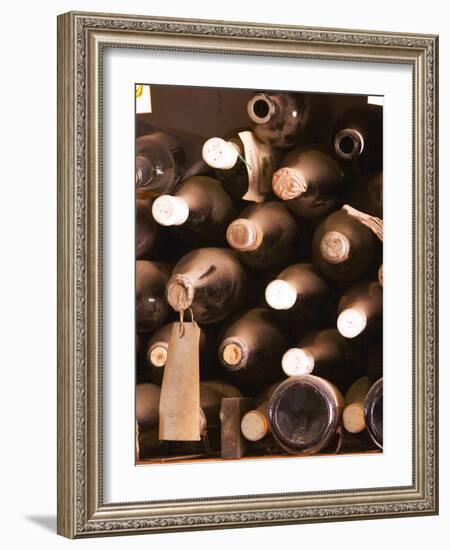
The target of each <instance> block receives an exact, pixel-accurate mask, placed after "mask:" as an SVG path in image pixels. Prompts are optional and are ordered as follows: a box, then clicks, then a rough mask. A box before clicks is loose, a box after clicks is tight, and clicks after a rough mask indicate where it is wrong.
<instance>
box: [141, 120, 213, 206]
mask: <svg viewBox="0 0 450 550" xmlns="http://www.w3.org/2000/svg"><path fill="white" fill-rule="evenodd" d="M203 142H204V139H203V138H201V137H199V136H192V135H188V134H184V133H182V132H178V131H174V130H168V129H167V130H166V129H162V128H157V127H153V131H152V133H149V134H147V135H144V136H141V137H139V138H138V139H137V140H136V190H137V191H138V192H139V194H140V196H157V195H161V194H162V193H170V192H171V191H172V190H173V189H174V188H175V187H176V185H177V184H178V183H179V182H180V181H182V180H183V179H185V178H188V177H189V176H193V175H196V174H200V173H203V172H205V170H206V166H205V163H204V162H203V159H202V156H201V149H202V144H203Z"/></svg>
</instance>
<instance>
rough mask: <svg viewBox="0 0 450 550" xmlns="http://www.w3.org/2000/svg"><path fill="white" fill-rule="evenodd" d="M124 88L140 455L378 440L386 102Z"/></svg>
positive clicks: (378, 443) (202, 455)
mask: <svg viewBox="0 0 450 550" xmlns="http://www.w3.org/2000/svg"><path fill="white" fill-rule="evenodd" d="M135 95H136V166H135V168H136V170H135V179H136V453H137V456H136V459H137V464H140V465H142V464H151V463H164V462H177V461H192V460H197V461H198V460H230V459H244V458H246V459H248V458H254V459H256V458H271V457H272V458H274V457H277V458H280V457H283V456H292V455H297V456H304V455H312V454H327V455H329V454H337V453H375V452H381V451H382V449H383V364H382V363H383V361H382V357H383V331H382V313H383V291H382V285H383V266H382V264H383V254H382V252H383V221H382V219H383V206H382V189H383V97H382V96H366V95H352V94H323V93H322V94H320V93H310V92H308V93H306V92H302V91H286V90H247V89H231V88H229V89H227V88H206V87H189V86H164V85H153V84H151V83H150V84H149V83H140V84H136V86H135ZM385 421H388V419H385Z"/></svg>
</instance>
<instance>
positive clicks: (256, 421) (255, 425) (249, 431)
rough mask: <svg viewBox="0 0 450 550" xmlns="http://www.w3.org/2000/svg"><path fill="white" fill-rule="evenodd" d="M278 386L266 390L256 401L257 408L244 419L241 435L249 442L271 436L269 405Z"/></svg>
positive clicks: (272, 385) (275, 384)
mask: <svg viewBox="0 0 450 550" xmlns="http://www.w3.org/2000/svg"><path fill="white" fill-rule="evenodd" d="M278 384H279V382H276V383H274V384H271V385H270V386H268V387H267V388H265V389H264V390H263V391H262V392H261V393H260V394H259V395H258V396H257V397H256V399H255V401H256V407H255V408H254V409H252V410H250V411H248V412H247V413H245V415H244V416H243V417H242V420H241V433H242V435H243V436H244V437H245V439H247V440H248V441H254V442H256V441H261V440H262V439H264V438H265V437H266V436H268V435H269V434H270V424H269V403H270V398H271V396H272V393H273V392H274V391H275V389H276V388H277V387H278Z"/></svg>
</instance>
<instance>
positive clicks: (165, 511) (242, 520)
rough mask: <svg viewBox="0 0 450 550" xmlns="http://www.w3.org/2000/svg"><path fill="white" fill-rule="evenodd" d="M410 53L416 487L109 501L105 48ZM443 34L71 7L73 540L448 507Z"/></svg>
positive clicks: (63, 228)
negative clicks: (441, 180) (442, 376)
mask: <svg viewBox="0 0 450 550" xmlns="http://www.w3.org/2000/svg"><path fill="white" fill-rule="evenodd" d="M106 47H111V48H142V49H145V50H148V51H152V49H153V50H169V51H191V52H192V51H194V52H198V53H201V54H204V55H207V54H208V53H211V52H213V53H216V54H224V55H225V54H230V53H233V54H248V55H255V56H258V55H261V56H274V57H298V58H306V59H328V60H330V61H337V60H346V61H365V62H373V63H383V62H384V63H386V62H387V63H400V64H406V65H409V66H411V67H412V73H413V105H412V110H413V111H412V112H413V155H412V159H413V169H412V173H413V199H412V200H413V220H412V226H413V251H414V258H413V310H414V311H413V325H414V326H413V375H412V380H413V387H412V392H413V405H414V406H413V419H412V424H413V456H412V465H413V473H412V479H413V483H412V485H410V486H406V487H405V486H401V487H384V488H379V489H378V488H377V489H348V490H342V491H335V490H330V491H321V492H316V493H283V494H278V495H264V494H262V495H248V496H245V497H237V496H236V497H222V498H219V497H217V498H205V499H182V500H176V501H165V502H164V501H160V500H159V501H152V500H151V495H149V500H148V501H147V502H126V503H113V504H110V503H105V502H104V499H103V483H104V481H103V475H102V472H103V468H102V458H103V446H102V425H103V416H102V414H103V413H102V368H103V363H102V322H103V316H102V315H103V314H102V311H103V310H102V299H103V294H102V289H103V287H102V282H103V264H102V231H103V225H102V185H103V183H102V169H103V158H102V111H101V107H102V97H101V94H100V90H101V86H102V70H103V65H102V63H103V61H102V59H103V57H102V56H103V50H104V48H106ZM437 131H438V38H437V37H436V36H431V35H415V34H395V33H384V32H374V31H353V30H339V29H319V28H303V27H291V26H281V25H277V26H275V25H270V26H269V25H263V24H253V23H236V22H233V23H228V22H222V21H200V20H187V19H179V20H178V19H170V18H153V17H141V16H130V15H111V14H94V13H76V12H70V13H66V14H63V15H61V16H59V17H58V533H59V534H61V535H64V536H66V537H70V538H81V537H88V536H101V535H119V534H131V533H152V532H162V531H183V530H192V529H208V528H211V529H212V528H231V527H251V526H263V525H281V524H290V523H305V522H317V521H338V520H339V521H340V520H351V519H353V520H356V519H373V518H381V517H383V518H386V517H398V516H416V515H426V514H427V515H430V514H437V513H438V438H437V431H438V417H437V416H438V412H437V411H438V376H437V374H438V373H437V368H438V357H437V354H438V345H437V338H438V331H437V323H438V305H437V297H438V288H437V285H438V276H437V262H438V257H437V254H438V243H437V236H438V233H437V229H438V226H437V224H438V216H437V207H438V192H437V180H438V173H437V154H438V151H437V146H438V141H437Z"/></svg>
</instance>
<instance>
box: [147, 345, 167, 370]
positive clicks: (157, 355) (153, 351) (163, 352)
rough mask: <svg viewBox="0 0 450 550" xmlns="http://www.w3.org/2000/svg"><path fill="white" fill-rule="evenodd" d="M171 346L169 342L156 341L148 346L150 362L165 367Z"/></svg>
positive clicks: (155, 365) (158, 366)
mask: <svg viewBox="0 0 450 550" xmlns="http://www.w3.org/2000/svg"><path fill="white" fill-rule="evenodd" d="M168 350H169V346H168V345H167V342H155V343H154V344H153V345H152V346H150V347H149V348H148V351H147V359H148V361H149V363H150V364H151V365H152V366H154V367H157V368H161V367H164V366H165V365H166V361H167V352H168Z"/></svg>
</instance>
